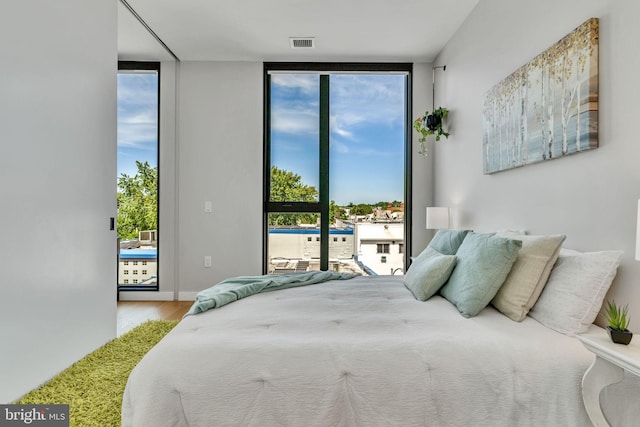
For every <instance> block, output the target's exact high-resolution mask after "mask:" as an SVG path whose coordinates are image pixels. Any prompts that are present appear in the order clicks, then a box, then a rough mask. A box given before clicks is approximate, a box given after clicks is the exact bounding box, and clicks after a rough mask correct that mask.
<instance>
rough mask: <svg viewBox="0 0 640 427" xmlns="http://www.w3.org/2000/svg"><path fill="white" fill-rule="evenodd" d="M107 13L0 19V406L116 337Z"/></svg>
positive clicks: (52, 8) (16, 8)
mask: <svg viewBox="0 0 640 427" xmlns="http://www.w3.org/2000/svg"><path fill="white" fill-rule="evenodd" d="M116 25H117V22H116V2H114V1H111V0H96V1H91V2H86V1H84V0H59V1H56V2H50V1H45V0H40V1H30V2H11V5H10V6H9V5H6V4H5V5H4V6H3V7H2V12H1V13H0V52H2V54H1V55H0V70H2V71H1V73H0V74H1V75H2V78H1V79H0V94H2V95H1V96H0V201H1V202H0V203H2V209H0V235H1V236H2V238H1V239H0V289H1V296H0V322H1V323H2V328H0V343H1V344H0V402H2V403H7V402H9V401H12V400H14V399H17V398H19V397H20V396H21V395H23V394H24V393H26V392H28V391H29V390H31V389H32V388H35V387H36V386H38V385H39V384H41V383H42V382H44V381H46V380H48V379H49V378H50V377H52V376H53V375H54V374H55V373H57V372H58V371H60V370H62V369H64V368H66V367H67V366H69V365H70V364H71V363H73V362H74V361H76V360H78V359H79V358H81V357H82V356H84V355H85V354H87V353H88V352H90V351H92V350H94V349H95V348H97V347H99V346H100V345H102V344H104V343H105V342H106V341H108V340H110V339H112V338H114V337H115V334H116V322H115V318H116V292H115V280H116V277H115V276H116V269H115V266H116V264H115V260H116V258H115V257H116V243H115V242H116V236H115V232H114V231H109V217H115V213H116V205H115V203H116V199H115V192H116V187H115V176H116V142H115V141H116V70H117V62H116V58H117V57H116Z"/></svg>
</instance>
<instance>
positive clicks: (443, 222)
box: [427, 207, 451, 230]
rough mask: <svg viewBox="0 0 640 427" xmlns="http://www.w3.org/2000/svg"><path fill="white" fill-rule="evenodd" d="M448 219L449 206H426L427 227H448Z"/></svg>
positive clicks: (433, 228) (435, 228) (432, 228)
mask: <svg viewBox="0 0 640 427" xmlns="http://www.w3.org/2000/svg"><path fill="white" fill-rule="evenodd" d="M450 220H451V218H450V214H449V208H441V207H429V208H427V229H430V230H437V229H441V228H449V224H450Z"/></svg>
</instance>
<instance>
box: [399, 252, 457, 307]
mask: <svg viewBox="0 0 640 427" xmlns="http://www.w3.org/2000/svg"><path fill="white" fill-rule="evenodd" d="M455 265H456V257H455V255H443V254H441V253H439V252H438V251H436V250H435V249H431V248H429V247H427V248H426V249H425V250H424V251H422V253H421V254H420V255H418V257H417V258H416V259H414V260H413V262H412V263H411V266H410V267H409V269H408V270H407V274H405V276H404V279H403V283H404V285H405V286H406V287H407V289H409V290H410V291H411V293H412V294H413V296H414V297H416V299H418V300H420V301H426V300H428V299H429V298H431V297H432V296H433V295H434V294H435V293H436V292H438V290H439V289H440V287H441V286H442V285H444V284H445V282H446V281H447V279H448V278H449V275H451V272H452V271H453V267H455Z"/></svg>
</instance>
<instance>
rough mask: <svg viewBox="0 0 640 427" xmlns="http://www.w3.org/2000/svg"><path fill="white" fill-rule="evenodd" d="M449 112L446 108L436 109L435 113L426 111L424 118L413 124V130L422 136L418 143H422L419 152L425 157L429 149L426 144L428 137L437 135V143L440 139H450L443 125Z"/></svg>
mask: <svg viewBox="0 0 640 427" xmlns="http://www.w3.org/2000/svg"><path fill="white" fill-rule="evenodd" d="M448 114H449V110H447V109H446V108H442V107H439V108H436V109H435V110H433V113H429V111H426V112H425V113H424V115H423V116H420V117H418V118H417V119H415V120H414V122H413V128H414V129H415V130H416V131H417V132H418V133H419V134H420V137H419V138H418V142H419V143H420V150H419V151H418V152H419V153H420V154H422V155H423V156H426V155H427V154H428V153H427V148H426V146H425V142H426V141H427V137H429V136H431V135H435V137H436V141H440V137H443V136H444V137H445V138H449V133H448V132H445V130H444V129H443V127H442V125H443V123H444V120H445V119H446V118H447V115H448Z"/></svg>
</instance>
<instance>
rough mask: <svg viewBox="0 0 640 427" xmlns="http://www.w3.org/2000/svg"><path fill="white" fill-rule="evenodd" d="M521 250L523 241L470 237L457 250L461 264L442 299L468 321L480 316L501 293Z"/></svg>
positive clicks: (442, 291)
mask: <svg viewBox="0 0 640 427" xmlns="http://www.w3.org/2000/svg"><path fill="white" fill-rule="evenodd" d="M521 247H522V242H521V241H520V240H513V239H508V238H506V237H499V236H495V235H491V234H477V233H473V232H472V233H469V234H467V237H466V238H465V239H464V241H463V242H462V245H460V248H458V252H457V253H456V256H457V258H458V262H457V264H456V268H455V269H454V270H453V273H451V277H449V281H448V282H447V284H446V285H444V286H443V287H442V289H440V293H441V294H442V296H443V297H445V298H446V299H448V300H449V301H450V302H451V303H452V304H453V305H455V306H456V307H457V308H458V311H460V313H462V315H463V316H465V317H473V316H475V315H477V314H478V313H480V312H481V311H482V310H483V309H484V308H485V307H486V306H487V305H488V304H489V302H490V301H491V300H492V299H493V297H494V296H496V294H497V293H498V290H499V289H500V286H502V284H503V283H504V281H505V279H506V278H507V275H508V274H509V272H510V271H511V267H512V266H513V263H514V262H515V260H516V258H517V257H518V252H519V251H520V248H521Z"/></svg>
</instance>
